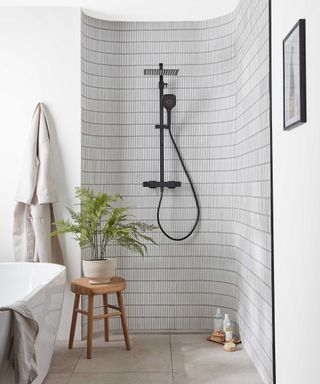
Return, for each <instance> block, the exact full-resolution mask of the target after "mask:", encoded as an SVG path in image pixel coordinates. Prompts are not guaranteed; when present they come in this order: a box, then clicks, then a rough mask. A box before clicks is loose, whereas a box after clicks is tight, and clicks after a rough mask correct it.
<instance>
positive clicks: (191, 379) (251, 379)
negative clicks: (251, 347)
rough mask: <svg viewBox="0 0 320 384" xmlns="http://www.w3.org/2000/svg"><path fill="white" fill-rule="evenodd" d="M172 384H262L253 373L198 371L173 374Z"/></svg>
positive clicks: (255, 373)
mask: <svg viewBox="0 0 320 384" xmlns="http://www.w3.org/2000/svg"><path fill="white" fill-rule="evenodd" d="M173 376H174V384H263V382H262V380H261V378H260V377H259V375H258V374H257V372H255V371H252V370H251V371H246V370H243V371H238V372H229V370H226V369H222V370H221V371H219V369H218V370H216V371H212V370H209V371H205V370H198V371H193V372H191V373H189V374H188V373H186V372H181V371H179V372H173Z"/></svg>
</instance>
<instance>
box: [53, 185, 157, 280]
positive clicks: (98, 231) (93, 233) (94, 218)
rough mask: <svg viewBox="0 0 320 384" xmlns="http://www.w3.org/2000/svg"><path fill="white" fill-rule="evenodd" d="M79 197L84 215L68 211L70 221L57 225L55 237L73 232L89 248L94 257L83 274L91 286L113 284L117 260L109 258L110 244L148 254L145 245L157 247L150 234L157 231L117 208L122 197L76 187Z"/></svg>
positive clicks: (86, 265)
mask: <svg viewBox="0 0 320 384" xmlns="http://www.w3.org/2000/svg"><path fill="white" fill-rule="evenodd" d="M75 196H76V198H77V199H79V201H80V206H81V209H80V212H76V211H74V210H73V209H71V208H67V209H68V212H69V215H70V218H69V219H67V220H59V221H56V222H55V223H54V224H55V226H56V230H55V231H53V232H52V233H51V235H52V236H57V235H59V234H64V233H71V234H73V235H74V239H75V240H76V241H77V242H78V243H79V245H80V247H81V249H88V250H89V253H90V257H89V259H87V260H83V261H82V266H83V273H84V275H85V277H87V278H88V279H89V282H90V283H91V284H104V283H109V282H110V281H111V278H112V277H113V276H115V269H116V259H115V258H113V257H108V256H107V246H108V245H115V244H117V245H119V246H121V247H124V248H127V249H129V250H130V251H132V252H135V253H138V254H140V255H144V254H145V252H146V250H147V247H146V245H145V244H144V242H146V241H149V242H152V243H154V244H155V242H154V240H153V239H152V238H151V237H149V236H147V235H146V232H148V231H151V230H153V229H155V228H156V227H155V226H154V225H149V224H146V223H143V222H140V221H131V220H130V218H131V217H132V216H129V215H128V213H127V211H128V208H119V207H114V206H113V205H112V204H113V203H115V202H116V201H118V200H119V199H121V196H120V195H116V194H112V195H108V194H106V193H102V192H100V193H98V194H94V192H93V191H92V190H91V189H89V188H76V193H75Z"/></svg>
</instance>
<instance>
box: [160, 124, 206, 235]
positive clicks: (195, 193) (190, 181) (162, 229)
mask: <svg viewBox="0 0 320 384" xmlns="http://www.w3.org/2000/svg"><path fill="white" fill-rule="evenodd" d="M168 131H169V135H170V138H171V141H172V144H173V146H174V148H175V150H176V152H177V154H178V157H179V160H180V162H181V165H182V168H183V170H184V173H185V174H186V176H187V179H188V181H189V184H190V187H191V190H192V193H193V197H194V201H195V203H196V207H197V218H196V221H195V223H194V225H193V227H192V229H191V231H190V232H189V233H188V234H187V235H185V236H183V237H178V238H177V237H172V236H170V235H169V234H168V233H167V232H166V231H165V230H164V228H163V227H162V225H161V222H160V209H161V203H162V198H163V187H162V188H161V192H160V200H159V204H158V209H157V222H158V226H159V228H160V230H161V232H162V233H163V234H164V235H165V236H167V237H168V238H169V239H170V240H173V241H182V240H185V239H187V238H188V237H189V236H191V235H192V234H193V232H194V231H195V229H196V227H197V225H198V223H199V219H200V205H199V200H198V196H197V192H196V190H195V188H194V185H193V182H192V180H191V177H190V175H189V173H188V170H187V168H186V166H185V164H184V161H183V158H182V156H181V153H180V151H179V148H178V146H177V144H176V142H175V140H174V138H173V136H172V132H171V129H170V127H169V128H168Z"/></svg>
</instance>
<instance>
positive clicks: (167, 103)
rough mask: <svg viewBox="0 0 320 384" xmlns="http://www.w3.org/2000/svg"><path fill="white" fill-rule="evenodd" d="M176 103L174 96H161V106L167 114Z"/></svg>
mask: <svg viewBox="0 0 320 384" xmlns="http://www.w3.org/2000/svg"><path fill="white" fill-rule="evenodd" d="M176 102H177V99H176V96H175V95H172V94H167V95H163V96H162V99H161V105H162V106H163V108H165V109H166V110H167V112H170V111H171V109H172V108H174V107H175V106H176Z"/></svg>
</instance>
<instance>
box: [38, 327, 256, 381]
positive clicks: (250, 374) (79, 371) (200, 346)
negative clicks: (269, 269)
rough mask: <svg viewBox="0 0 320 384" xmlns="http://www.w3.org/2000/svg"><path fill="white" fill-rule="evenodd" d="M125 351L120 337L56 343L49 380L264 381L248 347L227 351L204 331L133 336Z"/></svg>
mask: <svg viewBox="0 0 320 384" xmlns="http://www.w3.org/2000/svg"><path fill="white" fill-rule="evenodd" d="M131 342H132V349H131V351H127V350H126V349H125V347H124V342H123V338H122V336H113V337H112V338H111V341H110V342H108V343H105V342H103V340H101V339H96V340H94V342H93V345H94V348H93V355H92V359H91V360H87V358H86V351H85V343H84V342H77V343H75V348H74V349H73V350H68V349H67V342H58V343H57V345H56V349H55V353H54V356H53V360H52V364H51V368H50V372H49V374H48V376H47V379H46V380H45V384H102V383H103V384H149V383H151V384H211V383H212V384H215V383H216V384H262V381H261V379H260V378H259V376H258V374H257V372H256V370H255V368H254V366H253V365H252V363H251V361H250V360H249V358H248V356H247V354H246V353H245V351H244V350H243V349H242V348H241V345H240V347H239V350H238V351H237V352H233V353H227V352H224V351H223V349H222V347H221V346H220V345H217V344H215V343H212V342H208V341H206V336H205V335H200V334H187V335H133V336H131Z"/></svg>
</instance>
